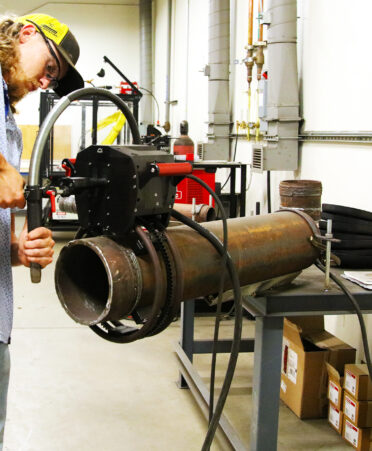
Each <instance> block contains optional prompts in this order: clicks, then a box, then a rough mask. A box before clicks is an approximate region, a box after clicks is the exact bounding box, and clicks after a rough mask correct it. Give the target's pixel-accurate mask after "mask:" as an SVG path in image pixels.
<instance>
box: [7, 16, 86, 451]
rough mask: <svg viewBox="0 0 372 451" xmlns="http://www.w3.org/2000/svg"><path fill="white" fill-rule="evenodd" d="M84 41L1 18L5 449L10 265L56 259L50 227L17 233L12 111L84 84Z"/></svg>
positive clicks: (17, 141) (49, 21)
mask: <svg viewBox="0 0 372 451" xmlns="http://www.w3.org/2000/svg"><path fill="white" fill-rule="evenodd" d="M78 58H79V45H78V43H77V41H76V39H75V37H74V36H73V34H72V33H71V31H70V30H69V27H68V26H67V25H65V24H63V23H60V22H59V21H58V20H57V19H55V18H53V17H50V16H47V15H45V14H32V15H28V16H23V17H16V18H4V19H2V20H1V19H0V76H1V81H2V89H1V88H0V451H1V450H2V449H3V436H4V425H5V417H6V400H7V391H8V383H9V372H10V359H9V348H8V346H9V343H10V335H11V329H12V321H13V286H12V270H11V266H15V265H24V266H26V267H29V266H30V263H31V262H34V263H38V264H39V265H40V266H41V267H45V266H46V265H48V264H49V263H51V262H52V256H53V246H54V241H53V239H52V234H51V232H50V230H48V229H46V228H44V227H39V228H37V229H34V230H32V231H31V232H29V233H28V231H27V223H25V226H24V228H23V230H22V232H21V234H20V236H19V237H17V236H16V234H15V226H14V214H13V213H12V211H11V209H12V208H15V207H19V208H23V207H24V206H25V198H24V191H23V186H24V181H23V178H22V176H21V175H20V173H19V166H20V158H21V153H22V135H21V132H20V130H19V129H18V128H17V126H16V123H15V120H14V117H13V113H15V105H16V103H17V102H19V100H21V99H22V98H23V97H24V96H25V95H27V94H28V93H29V92H32V91H35V90H36V89H39V88H40V89H48V88H50V89H53V90H54V91H55V92H56V93H57V94H58V95H60V96H63V95H66V94H68V93H70V92H71V91H74V90H76V89H79V88H82V87H83V86H84V81H83V79H82V77H81V76H80V74H79V73H78V72H77V70H76V69H75V64H76V62H77V60H78Z"/></svg>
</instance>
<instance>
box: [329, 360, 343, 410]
mask: <svg viewBox="0 0 372 451" xmlns="http://www.w3.org/2000/svg"><path fill="white" fill-rule="evenodd" d="M326 368H327V373H328V390H327V398H328V399H329V400H330V402H331V403H332V404H333V405H334V406H336V407H337V409H341V408H342V401H343V399H342V398H343V392H344V390H343V388H342V386H343V382H344V378H343V376H341V374H340V373H339V372H338V371H337V370H336V368H334V367H333V366H332V365H331V364H330V363H328V362H326Z"/></svg>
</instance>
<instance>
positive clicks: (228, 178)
mask: <svg viewBox="0 0 372 451" xmlns="http://www.w3.org/2000/svg"><path fill="white" fill-rule="evenodd" d="M237 147H238V134H236V138H235V149H234V156H233V159H232V161H235V158H236V149H237ZM230 178H231V171H230V174H229V176H228V177H227V179H226V180H225V183H224V184H223V185H222V186H221V192H222V190H223V189H224V188H225V186H226V185H227V182H228V181H229V180H230Z"/></svg>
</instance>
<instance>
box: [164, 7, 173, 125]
mask: <svg viewBox="0 0 372 451" xmlns="http://www.w3.org/2000/svg"><path fill="white" fill-rule="evenodd" d="M171 42H172V0H168V35H167V72H166V75H165V127H164V129H165V131H169V130H170V77H171V51H172V45H171ZM167 128H168V129H167Z"/></svg>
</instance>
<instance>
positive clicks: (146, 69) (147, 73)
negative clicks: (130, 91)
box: [139, 0, 153, 128]
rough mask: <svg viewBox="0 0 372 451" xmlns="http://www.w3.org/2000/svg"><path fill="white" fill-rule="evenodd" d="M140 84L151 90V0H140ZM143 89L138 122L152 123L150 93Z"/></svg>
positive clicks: (145, 124)
mask: <svg viewBox="0 0 372 451" xmlns="http://www.w3.org/2000/svg"><path fill="white" fill-rule="evenodd" d="M139 13H140V14H139V15H140V86H141V87H143V88H145V89H146V90H147V91H150V92H152V0H140V9H139ZM147 91H145V90H144V91H143V97H142V99H141V102H140V120H139V124H140V125H143V126H144V128H145V127H147V125H148V124H152V123H153V103H152V97H151V94H150V93H149V92H147Z"/></svg>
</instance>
